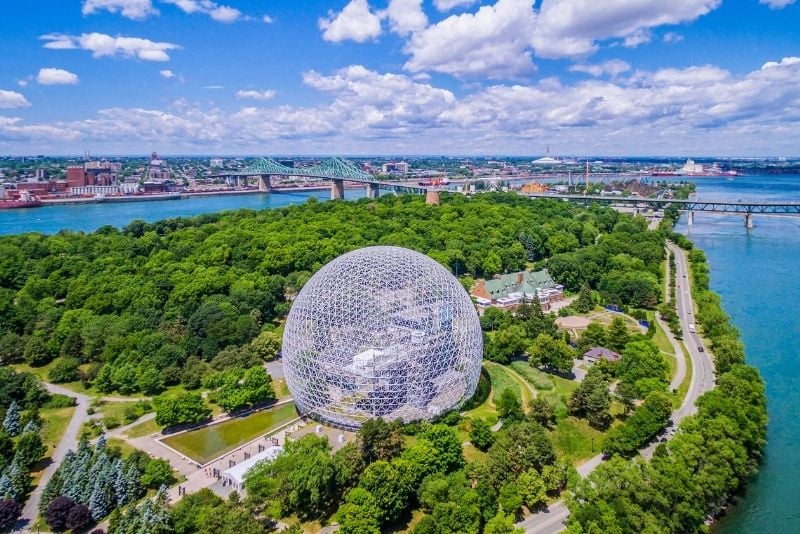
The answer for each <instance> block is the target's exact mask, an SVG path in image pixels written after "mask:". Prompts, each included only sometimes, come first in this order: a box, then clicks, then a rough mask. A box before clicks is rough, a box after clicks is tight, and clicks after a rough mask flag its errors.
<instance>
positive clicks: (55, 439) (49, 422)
mask: <svg viewBox="0 0 800 534" xmlns="http://www.w3.org/2000/svg"><path fill="white" fill-rule="evenodd" d="M73 414H75V406H68V407H66V408H42V409H41V410H39V415H40V416H41V417H42V423H43V424H42V443H43V444H44V445H46V446H47V451H48V452H47V453H46V454H45V456H46V457H49V456H50V453H51V452H52V450H53V449H55V447H56V446H57V445H58V444H59V443H60V442H61V436H63V435H64V432H66V431H67V426H68V425H69V422H70V421H71V420H72V416H73Z"/></svg>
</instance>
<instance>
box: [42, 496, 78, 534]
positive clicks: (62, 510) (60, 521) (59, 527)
mask: <svg viewBox="0 0 800 534" xmlns="http://www.w3.org/2000/svg"><path fill="white" fill-rule="evenodd" d="M74 507H75V501H73V500H72V499H70V498H69V497H64V496H63V495H62V496H60V497H56V498H55V499H53V500H52V501H51V502H50V504H48V505H47V510H45V512H44V520H45V521H47V524H48V525H50V526H51V527H53V530H55V531H56V532H61V531H64V530H66V529H67V528H69V527H68V526H67V519H68V517H69V513H70V511H71V510H72V509H73V508H74Z"/></svg>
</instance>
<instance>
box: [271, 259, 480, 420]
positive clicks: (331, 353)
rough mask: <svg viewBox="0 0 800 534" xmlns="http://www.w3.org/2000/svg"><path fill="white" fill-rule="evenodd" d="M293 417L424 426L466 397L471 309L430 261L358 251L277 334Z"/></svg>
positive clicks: (472, 347) (473, 351)
mask: <svg viewBox="0 0 800 534" xmlns="http://www.w3.org/2000/svg"><path fill="white" fill-rule="evenodd" d="M282 352H283V365H284V371H285V374H286V383H287V385H288V386H289V390H290V391H291V393H292V396H293V397H294V400H295V403H296V405H297V408H298V410H299V411H300V413H302V414H305V415H309V416H311V417H314V418H316V419H319V420H321V421H324V422H327V423H331V424H333V425H336V426H341V427H345V428H357V427H359V426H360V425H361V423H362V422H363V421H365V420H367V419H371V418H374V417H383V418H384V419H387V420H394V419H398V418H399V419H402V420H403V421H406V422H408V421H414V420H419V419H432V418H434V417H436V416H437V415H439V414H441V413H443V412H445V411H447V410H449V409H451V408H453V407H457V406H460V405H461V404H462V403H463V402H464V401H466V400H467V399H469V398H470V397H471V396H472V395H473V393H474V392H475V388H476V386H477V384H478V376H479V375H480V370H481V359H482V357H483V340H482V335H481V328H480V323H479V321H478V315H477V313H476V312H475V307H474V306H473V304H472V301H471V299H470V297H469V295H468V294H467V292H466V291H465V290H464V288H463V287H462V286H461V284H460V283H459V282H458V280H456V278H455V277H453V275H451V274H450V273H449V272H448V271H447V270H446V269H445V268H444V267H442V266H441V265H439V264H438V263H436V262H435V261H434V260H432V259H430V258H429V257H427V256H425V255H423V254H420V253H418V252H414V251H413V250H408V249H405V248H400V247H366V248H362V249H358V250H354V251H353V252H349V253H347V254H344V255H342V256H340V257H338V258H336V259H335V260H333V261H331V262H330V263H328V264H327V265H325V266H324V267H323V268H322V269H320V270H319V271H318V272H317V273H316V274H315V275H314V276H312V277H311V279H310V280H309V281H308V282H307V283H306V285H305V286H304V287H303V289H302V291H300V294H299V295H298V296H297V299H296V300H295V301H294V304H293V305H292V308H291V310H290V312H289V317H288V318H287V320H286V328H285V330H284V334H283V350H282Z"/></svg>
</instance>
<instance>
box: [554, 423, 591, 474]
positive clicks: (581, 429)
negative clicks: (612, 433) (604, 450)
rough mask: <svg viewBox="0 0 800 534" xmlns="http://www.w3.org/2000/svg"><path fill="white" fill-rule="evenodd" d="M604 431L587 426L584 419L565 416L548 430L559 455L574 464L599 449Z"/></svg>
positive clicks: (589, 456)
mask: <svg viewBox="0 0 800 534" xmlns="http://www.w3.org/2000/svg"><path fill="white" fill-rule="evenodd" d="M603 436H604V433H603V432H600V431H599V430H595V429H594V428H592V427H590V426H589V423H587V422H586V420H585V419H578V418H577V417H571V416H570V417H565V418H564V419H561V420H559V421H558V422H557V423H556V425H555V427H554V428H553V429H552V430H551V431H550V439H551V440H552V442H553V446H554V447H555V449H556V452H557V454H558V455H559V456H561V457H568V458H570V459H571V460H572V461H573V463H574V464H575V465H578V464H580V463H581V460H585V459H588V458H591V457H592V456H594V455H595V454H597V453H598V452H599V451H600V447H601V446H602V444H603Z"/></svg>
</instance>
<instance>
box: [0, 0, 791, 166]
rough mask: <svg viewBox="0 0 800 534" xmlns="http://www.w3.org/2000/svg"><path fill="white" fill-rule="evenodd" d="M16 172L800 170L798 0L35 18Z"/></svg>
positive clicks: (510, 1)
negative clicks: (254, 164) (228, 164)
mask: <svg viewBox="0 0 800 534" xmlns="http://www.w3.org/2000/svg"><path fill="white" fill-rule="evenodd" d="M0 47H2V50H3V51H4V53H3V61H2V62H0V154H31V153H45V154H77V153H82V152H83V151H84V150H89V151H90V152H92V153H94V154H103V153H106V154H143V153H149V152H150V151H152V150H158V151H159V152H161V153H167V154H170V153H171V154H221V155H226V154H349V155H361V154H455V155H458V154H498V155H502V154H513V155H536V154H541V153H543V152H544V149H545V146H550V147H551V151H552V152H553V153H556V154H569V155H580V154H597V155H601V154H602V155H674V156H684V155H685V156H689V155H719V156H734V155H743V156H750V155H754V156H761V155H763V156H778V155H787V156H792V155H800V148H798V143H797V139H798V138H799V137H798V134H800V126H798V125H800V120H799V119H800V59H798V56H800V3H795V2H794V1H793V0H760V1H759V0H735V1H734V0H671V1H669V2H665V1H664V0H604V1H603V2H599V1H597V0H537V1H536V2H535V3H534V2H533V1H532V0H483V1H480V0H472V1H471V0H330V1H315V0H288V1H277V0H219V1H217V0H40V1H37V2H17V1H13V2H11V1H10V2H4V5H3V7H2V17H0Z"/></svg>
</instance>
